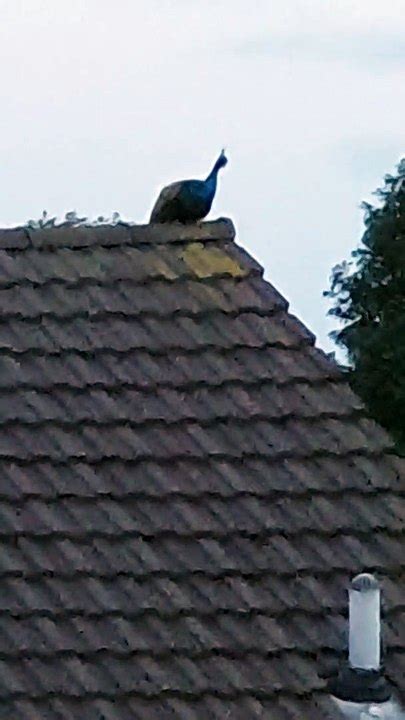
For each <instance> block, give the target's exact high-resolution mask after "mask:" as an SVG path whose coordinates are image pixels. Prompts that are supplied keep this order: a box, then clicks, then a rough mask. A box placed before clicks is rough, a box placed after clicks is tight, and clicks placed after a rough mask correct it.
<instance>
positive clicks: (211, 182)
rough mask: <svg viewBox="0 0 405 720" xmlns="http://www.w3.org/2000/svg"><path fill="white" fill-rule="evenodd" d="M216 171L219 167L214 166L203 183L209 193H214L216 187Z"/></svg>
mask: <svg viewBox="0 0 405 720" xmlns="http://www.w3.org/2000/svg"><path fill="white" fill-rule="evenodd" d="M218 170H219V167H217V165H216V164H215V165H214V167H213V168H212V170H211V172H210V174H209V175H208V177H207V179H206V181H205V184H206V185H207V186H208V187H209V189H210V190H211V192H215V190H216V187H217V179H218Z"/></svg>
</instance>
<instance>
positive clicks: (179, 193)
mask: <svg viewBox="0 0 405 720" xmlns="http://www.w3.org/2000/svg"><path fill="white" fill-rule="evenodd" d="M227 162H228V160H227V158H226V156H225V151H224V150H222V151H221V154H220V156H219V157H218V159H217V161H216V162H215V164H214V167H213V168H212V170H211V172H210V174H209V175H208V177H207V178H206V179H205V180H180V181H178V182H174V183H171V184H170V185H167V186H166V187H164V188H163V190H162V191H161V192H160V195H159V197H158V199H157V200H156V203H155V205H154V207H153V210H152V214H151V216H150V222H151V223H171V222H181V223H185V224H189V223H194V222H198V221H199V220H202V219H203V218H204V217H205V216H206V215H208V213H209V211H210V210H211V205H212V202H213V200H214V197H215V192H216V189H217V180H218V173H219V171H220V170H221V168H223V167H225V165H226V164H227Z"/></svg>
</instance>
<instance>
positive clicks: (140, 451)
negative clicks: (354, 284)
mask: <svg viewBox="0 0 405 720" xmlns="http://www.w3.org/2000/svg"><path fill="white" fill-rule="evenodd" d="M233 236H234V231H233V226H232V224H231V223H230V222H229V221H217V222H215V223H204V224H203V225H202V226H201V227H191V228H184V227H180V226H177V225H174V226H167V227H158V226H145V227H142V226H138V227H126V226H117V227H102V228H76V229H71V228H63V227H62V228H59V229H55V230H47V231H38V232H35V233H34V234H33V235H32V236H30V235H29V234H28V233H27V232H26V231H22V230H21V231H20V230H16V231H2V232H1V233H0V308H1V315H2V316H1V323H0V534H1V549H0V574H1V585H0V587H1V592H0V700H1V702H0V718H10V717H12V718H13V720H20V718H21V719H23V718H24V720H28V719H29V720H35V719H36V718H38V719H39V718H40V719H41V720H73V719H77V718H80V720H96V719H97V720H101V719H103V720H130V719H131V720H133V719H134V718H135V719H136V720H139V719H142V720H146V719H147V720H157V719H159V720H165V718H173V717H176V718H180V720H186V719H187V720H196V719H199V718H201V719H202V718H204V720H225V719H226V718H228V717H229V718H232V720H242V718H243V720H253V719H254V718H268V717H271V718H274V719H276V720H287V719H288V718H300V719H301V720H302V718H309V717H310V718H311V720H317V719H318V718H319V720H320V719H321V718H322V720H324V718H326V717H327V714H328V709H327V702H326V701H327V698H326V696H325V693H324V687H325V682H324V680H323V679H322V678H321V677H320V676H319V671H320V670H322V669H323V668H324V664H325V663H326V664H328V663H329V661H330V660H333V658H335V657H336V656H338V654H339V653H341V651H342V649H344V647H345V643H346V640H345V625H346V622H345V619H344V617H343V616H342V611H343V610H344V609H345V607H346V596H345V586H346V584H347V581H348V578H349V576H352V575H353V574H354V573H357V572H359V571H361V570H364V569H368V570H371V571H372V570H374V571H377V573H378V572H380V573H381V574H383V575H384V577H385V580H384V585H385V598H386V604H387V628H388V630H387V636H386V643H387V645H388V647H389V652H388V660H387V667H388V672H389V673H390V675H391V678H392V679H393V680H394V681H396V682H397V683H399V684H400V685H401V683H402V685H404V684H405V683H404V672H405V655H404V654H401V648H402V651H403V647H404V637H403V633H404V628H403V623H402V625H401V621H402V620H403V608H404V589H405V582H404V573H403V571H404V566H405V553H404V500H403V492H404V482H403V481H404V477H405V473H404V461H401V460H399V459H398V458H395V457H394V456H393V455H390V454H389V452H387V450H388V451H389V448H390V441H389V440H388V438H387V436H386V434H385V433H384V432H383V431H382V430H381V429H380V428H379V427H377V426H376V424H375V423H374V422H372V421H370V420H369V419H367V418H365V417H364V416H363V413H362V407H361V404H360V402H359V400H358V399H357V398H356V397H355V396H354V395H353V394H352V392H351V391H350V389H349V388H348V387H347V385H346V384H345V382H344V379H343V378H342V377H341V376H340V375H339V373H338V372H337V370H336V367H335V366H334V364H333V363H331V362H330V361H329V360H328V359H327V358H326V357H325V355H324V354H323V353H322V352H320V351H319V350H317V349H315V347H314V338H313V336H312V335H311V334H310V333H309V332H308V331H307V330H306V329H305V328H304V327H303V326H302V325H301V324H300V323H299V322H298V321H297V320H296V319H295V318H294V317H292V316H291V315H289V314H288V313H287V303H286V301H285V300H284V299H283V298H282V297H281V296H280V295H279V294H278V292H277V291H276V290H275V289H274V288H273V287H272V286H271V285H269V284H268V283H266V282H264V280H263V278H262V269H261V268H260V266H259V265H257V263H256V262H255V261H254V260H252V259H251V258H250V257H249V256H248V255H247V254H246V253H245V252H244V251H243V250H242V249H241V248H239V247H238V246H237V245H236V244H235V243H234V241H233ZM401 632H402V639H401Z"/></svg>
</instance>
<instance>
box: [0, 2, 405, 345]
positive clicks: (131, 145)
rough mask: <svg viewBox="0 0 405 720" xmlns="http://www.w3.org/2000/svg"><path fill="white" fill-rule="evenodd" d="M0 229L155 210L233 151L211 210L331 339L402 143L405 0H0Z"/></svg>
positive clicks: (142, 216) (142, 215)
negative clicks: (333, 279)
mask: <svg viewBox="0 0 405 720" xmlns="http://www.w3.org/2000/svg"><path fill="white" fill-rule="evenodd" d="M0 18H1V22H0V106H1V113H0V126H1V132H0V143H1V158H2V162H1V164H0V190H1V192H0V224H1V225H3V226H5V225H7V226H8V225H11V224H16V223H21V222H24V221H26V220H27V219H29V218H31V217H39V215H40V214H41V212H42V210H43V209H44V208H46V209H47V210H48V211H49V212H50V213H52V214H56V215H58V216H60V217H61V216H62V215H63V214H64V213H65V212H66V211H67V210H72V209H76V210H77V211H78V213H81V214H85V215H87V216H90V217H94V216H96V215H99V214H111V213H112V212H113V211H119V212H120V213H121V215H122V216H124V217H125V218H127V219H131V220H135V221H137V222H145V221H146V220H147V218H148V213H149V211H150V208H151V205H152V203H153V200H154V198H155V196H156V194H157V192H158V189H159V187H160V186H161V185H162V184H165V183H167V182H169V181H172V180H176V179H181V178H184V177H193V176H194V177H200V176H204V175H205V174H206V173H207V172H208V171H209V169H210V167H211V165H212V162H213V161H214V159H215V157H216V155H217V154H218V152H219V151H220V149H221V148H222V146H223V145H226V147H227V151H228V155H229V160H230V162H229V165H228V166H227V168H226V169H225V170H224V172H223V174H222V177H221V182H220V187H219V191H218V194H217V198H216V201H215V205H214V208H213V211H212V213H211V215H212V217H215V216H218V215H229V216H230V217H232V219H233V220H234V222H235V224H236V226H237V230H238V241H239V242H240V243H241V244H243V245H244V246H245V247H246V248H247V249H248V250H249V251H250V252H251V253H252V254H253V255H254V256H255V257H256V258H257V259H258V260H259V261H260V262H261V263H262V264H263V265H264V266H265V269H266V276H267V278H268V279H269V280H270V281H271V282H273V284H275V285H276V286H277V287H278V288H279V289H280V290H281V291H282V292H283V294H284V295H285V296H286V297H287V298H288V299H289V301H290V303H291V307H292V310H293V311H294V312H295V313H296V314H298V316H299V317H300V318H301V319H302V320H303V321H304V322H305V323H306V324H307V325H309V327H310V328H311V329H312V330H313V331H314V332H315V333H316V335H317V336H318V339H319V344H320V345H322V346H323V347H326V348H327V349H331V343H330V341H329V340H328V339H327V333H328V330H330V329H331V321H330V320H327V319H326V310H327V305H326V302H325V301H324V300H323V298H322V290H324V289H325V288H326V287H327V284H328V276H329V273H330V269H331V267H332V265H333V264H334V263H336V262H337V261H339V260H342V259H343V258H345V257H347V256H348V254H349V252H350V251H351V250H352V249H353V247H354V246H355V244H356V243H357V242H358V240H359V238H360V236H361V229H362V213H361V211H360V209H359V205H360V202H361V200H362V199H364V198H369V197H370V192H371V191H372V190H373V189H375V188H376V187H377V186H378V185H379V184H380V182H381V179H382V177H383V175H384V174H385V173H386V172H388V171H392V170H393V169H394V167H395V164H396V163H397V162H398V160H399V158H400V156H401V154H402V155H403V154H405V0H389V2H382V1H381V0H249V2H247V1H246V0H243V1H242V0H215V2H214V1H212V0H0Z"/></svg>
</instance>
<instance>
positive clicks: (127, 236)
mask: <svg viewBox="0 0 405 720" xmlns="http://www.w3.org/2000/svg"><path fill="white" fill-rule="evenodd" d="M235 234H236V231H235V226H234V224H233V222H232V220H230V219H229V218H218V219H217V220H210V221H207V222H203V223H199V224H195V225H182V224H181V223H170V224H139V225H135V224H130V223H123V222H120V223H117V224H115V225H111V224H106V225H97V226H92V225H69V224H66V223H62V224H61V225H59V226H56V227H52V228H42V229H39V230H31V229H29V228H28V227H16V228H5V229H0V250H16V251H23V250H27V249H32V248H34V249H37V250H39V249H49V248H51V247H52V248H63V247H65V248H72V249H78V250H80V249H82V248H86V247H92V246H103V247H114V246H123V245H133V246H136V245H165V244H168V243H179V244H182V243H189V242H194V243H195V242H201V243H205V242H212V241H213V240H227V241H231V240H234V238H235Z"/></svg>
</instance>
